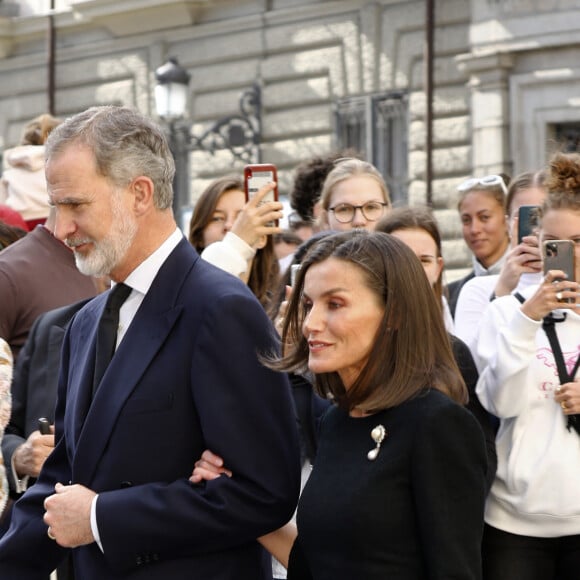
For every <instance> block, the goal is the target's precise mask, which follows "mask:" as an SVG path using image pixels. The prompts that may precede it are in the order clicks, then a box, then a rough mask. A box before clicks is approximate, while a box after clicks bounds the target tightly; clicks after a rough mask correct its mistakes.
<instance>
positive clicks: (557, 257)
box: [542, 240, 576, 303]
mask: <svg viewBox="0 0 580 580" xmlns="http://www.w3.org/2000/svg"><path fill="white" fill-rule="evenodd" d="M542 255H543V261H544V273H545V274H546V273H547V272H549V271H550V270H561V271H562V272H564V273H565V274H566V278H556V279H555V280H554V282H562V281H563V280H570V281H571V282H574V280H575V275H576V270H575V260H574V242H572V241H571V240H547V241H545V242H544V243H543V245H542ZM560 302H568V303H572V302H574V300H573V299H572V298H563V299H562V300H560Z"/></svg>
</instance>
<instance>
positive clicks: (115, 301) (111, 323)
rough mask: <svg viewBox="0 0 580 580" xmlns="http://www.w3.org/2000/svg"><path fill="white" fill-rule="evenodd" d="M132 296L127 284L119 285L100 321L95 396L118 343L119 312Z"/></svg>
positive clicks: (111, 295)
mask: <svg viewBox="0 0 580 580" xmlns="http://www.w3.org/2000/svg"><path fill="white" fill-rule="evenodd" d="M129 294H131V288H130V287H129V286H126V285H125V284H117V285H116V286H115V287H114V288H113V289H112V290H111V291H110V292H109V296H108V298H107V303H106V304H105V309H104V310H103V314H102V315H101V319H100V320H99V328H98V329H97V356H96V360H95V375H94V378H93V395H94V394H95V392H96V390H97V388H98V386H99V383H100V382H101V379H102V378H103V375H104V374H105V371H106V370H107V367H108V366H109V363H110V362H111V359H112V358H113V354H114V352H115V346H116V343H117V329H118V327H119V310H120V309H121V306H122V305H123V302H125V300H127V297H128V296H129Z"/></svg>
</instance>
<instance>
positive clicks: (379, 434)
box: [367, 425, 387, 461]
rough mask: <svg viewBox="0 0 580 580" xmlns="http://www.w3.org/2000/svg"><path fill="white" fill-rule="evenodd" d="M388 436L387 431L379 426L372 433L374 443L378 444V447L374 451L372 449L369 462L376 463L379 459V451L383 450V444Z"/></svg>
mask: <svg viewBox="0 0 580 580" xmlns="http://www.w3.org/2000/svg"><path fill="white" fill-rule="evenodd" d="M386 436H387V430H386V429H385V428H384V426H383V425H377V426H376V427H375V428H374V429H373V430H372V431H371V437H372V438H373V441H374V442H375V443H376V444H377V446H376V447H375V448H374V449H371V450H370V451H369V452H368V453H367V459H368V460H369V461H374V460H375V459H376V458H377V455H378V454H379V451H380V450H381V443H382V442H383V441H384V439H385V437H386Z"/></svg>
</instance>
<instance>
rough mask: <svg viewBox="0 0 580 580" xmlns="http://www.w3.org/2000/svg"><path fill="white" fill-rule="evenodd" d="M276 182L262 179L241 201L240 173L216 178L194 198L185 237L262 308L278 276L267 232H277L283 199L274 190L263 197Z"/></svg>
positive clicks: (270, 238)
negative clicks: (240, 283) (234, 278)
mask: <svg viewBox="0 0 580 580" xmlns="http://www.w3.org/2000/svg"><path fill="white" fill-rule="evenodd" d="M276 187H277V186H276V183H275V182H268V183H265V184H262V186H261V187H260V188H259V190H258V191H257V192H256V195H255V196H253V197H252V198H251V199H250V200H249V201H246V194H245V191H244V190H245V185H244V182H243V180H242V179H241V178H240V177H238V176H237V175H230V176H225V177H220V178H218V179H216V180H214V181H212V182H211V183H210V184H209V185H208V186H207V187H206V189H205V190H204V192H203V193H202V194H201V196H200V197H199V199H198V201H197V204H196V206H195V209H194V211H193V215H192V216H191V221H190V224H189V241H190V243H191V244H192V245H193V247H194V248H195V249H196V250H197V251H198V252H199V253H200V254H201V257H202V258H203V259H204V260H205V261H207V262H210V263H211V264H213V265H214V266H217V267H218V268H220V269H221V270H225V271H226V272H229V273H230V274H233V275H234V276H237V277H238V278H240V279H241V280H242V281H243V282H245V283H246V284H247V285H248V286H249V287H250V290H252V292H253V293H254V294H255V295H256V297H257V298H258V300H259V301H260V303H261V304H262V306H264V307H265V308H266V307H267V305H268V303H269V301H270V299H271V296H272V292H273V290H274V289H275V288H276V285H277V282H278V276H279V267H278V261H277V259H276V255H275V252H274V242H273V239H272V234H275V233H278V232H280V231H281V228H280V227H279V226H278V225H277V220H279V219H280V218H281V217H282V203H280V202H279V201H277V195H276V199H271V200H270V201H264V198H265V197H266V196H271V195H272V192H273V191H274V190H275V189H276Z"/></svg>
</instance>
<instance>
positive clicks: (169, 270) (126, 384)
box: [73, 240, 199, 485]
mask: <svg viewBox="0 0 580 580" xmlns="http://www.w3.org/2000/svg"><path fill="white" fill-rule="evenodd" d="M196 259H199V257H198V256H197V254H196V253H195V251H194V250H193V248H191V246H190V245H189V243H188V242H187V241H186V240H183V241H182V242H180V243H179V245H178V246H177V247H176V248H175V250H174V251H173V252H172V253H171V254H170V256H169V257H168V259H167V260H166V262H165V263H164V264H163V266H162V267H161V269H160V271H159V273H158V274H157V276H156V278H155V280H154V281H153V284H152V286H151V288H150V289H149V292H148V293H147V295H146V296H145V298H144V300H143V303H142V304H141V306H140V307H139V310H138V311H137V314H136V315H135V318H134V319H133V321H132V322H131V325H130V326H129V328H128V329H127V333H126V334H125V336H124V338H123V340H122V342H121V344H120V345H119V348H118V349H117V352H116V353H115V355H114V357H113V359H112V360H111V364H110V365H109V367H108V368H107V371H106V372H105V375H104V376H103V379H102V381H101V384H100V386H99V389H98V390H97V393H96V394H95V397H94V398H93V400H92V403H91V404H90V407H89V408H88V413H86V418H84V416H83V418H84V425H82V429H81V430H80V432H79V431H78V430H77V431H75V433H76V434H78V444H77V447H76V450H75V454H74V461H73V477H74V480H75V481H78V482H80V483H85V484H87V485H88V484H90V482H91V480H92V478H93V474H94V472H95V470H96V468H97V465H98V461H99V459H100V457H101V455H102V453H103V450H104V448H105V446H106V444H107V442H108V440H109V437H110V435H111V433H112V431H113V429H114V425H115V422H116V421H117V418H118V416H119V413H120V411H121V409H122V408H123V405H124V403H125V401H126V400H127V398H128V397H130V396H131V395H132V393H133V392H134V391H135V389H138V384H139V380H140V378H141V377H142V376H143V373H145V372H146V369H147V367H148V366H149V364H150V363H151V361H152V360H153V358H154V357H155V355H156V353H157V352H158V350H159V349H160V348H161V346H162V345H163V343H164V342H165V340H166V338H167V335H168V334H169V333H170V331H171V329H172V328H173V326H174V324H175V323H176V321H177V320H178V319H179V316H180V314H181V312H182V309H183V306H182V305H181V304H180V303H179V300H178V297H179V293H180V289H181V286H182V285H183V282H184V280H185V278H186V276H187V274H188V272H189V270H190V269H191V267H193V263H194V262H195V260H196ZM103 307H104V299H103V301H102V304H101V305H100V306H99V308H98V313H96V319H93V320H92V325H93V328H92V332H91V339H90V343H91V345H90V348H89V351H88V353H87V354H88V355H90V359H89V360H90V361H91V362H90V363H89V364H87V365H86V368H85V372H84V373H83V376H82V385H81V386H80V388H79V389H78V394H79V397H78V405H77V410H76V411H75V418H76V419H77V420H78V418H80V416H81V415H82V405H83V404H86V403H87V400H88V401H90V397H91V394H90V393H91V389H92V369H93V367H94V356H95V346H94V342H95V334H96V325H97V322H98V316H99V314H100V311H101V310H102V308H103ZM87 348H88V347H87ZM85 360H87V359H85ZM89 367H90V369H89ZM89 370H90V371H91V372H90V373H89V372H88V371H89ZM86 408H87V407H85V409H86ZM77 425H78V423H77Z"/></svg>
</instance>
